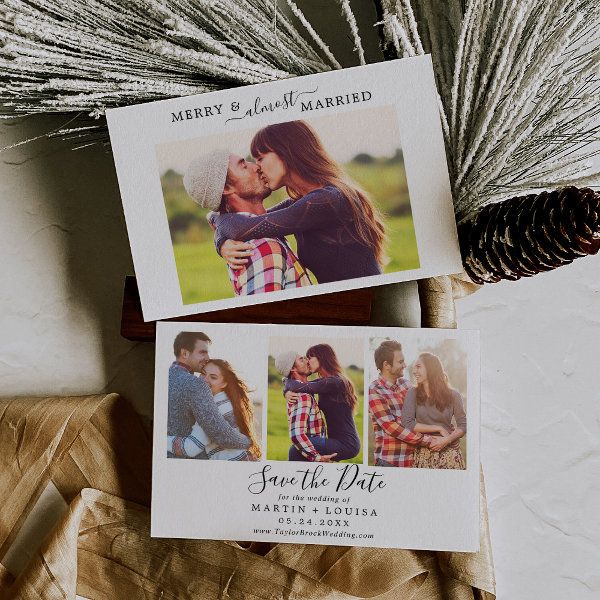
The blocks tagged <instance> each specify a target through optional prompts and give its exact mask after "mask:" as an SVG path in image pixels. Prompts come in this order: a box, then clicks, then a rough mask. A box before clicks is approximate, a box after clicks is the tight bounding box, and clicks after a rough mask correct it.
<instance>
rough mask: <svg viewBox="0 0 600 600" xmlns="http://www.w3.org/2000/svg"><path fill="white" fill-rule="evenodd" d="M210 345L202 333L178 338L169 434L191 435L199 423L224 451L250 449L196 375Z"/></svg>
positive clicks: (172, 369) (171, 376) (171, 380)
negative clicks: (226, 449)
mask: <svg viewBox="0 0 600 600" xmlns="http://www.w3.org/2000/svg"><path fill="white" fill-rule="evenodd" d="M210 343H211V340H210V338H209V337H208V336H207V335H206V334H205V333H202V332H195V331H182V332H181V333H178V334H177V336H176V337H175V341H174V343H173V352H174V354H175V361H174V362H173V364H172V365H171V366H170V368H169V417H168V425H167V435H176V436H187V435H190V433H191V432H192V427H193V425H194V423H196V422H197V423H198V425H200V427H202V429H203V430H204V431H205V432H206V434H207V435H208V437H209V438H210V440H211V441H212V442H214V443H216V444H219V445H220V446H222V447H223V448H242V449H247V448H249V447H250V439H249V438H248V437H247V436H245V435H243V434H242V433H240V432H239V431H238V430H237V429H235V428H233V427H232V426H231V425H230V424H229V423H228V422H227V421H226V420H225V418H224V417H223V415H222V414H221V413H220V412H219V409H218V408H217V405H216V404H215V402H214V401H213V395H212V392H211V390H210V388H209V387H208V384H207V383H206V382H205V381H204V379H202V378H201V377H196V376H195V375H194V373H199V372H200V371H201V370H202V367H204V365H205V364H206V363H207V361H208V360H209V358H210V357H209V354H208V348H209V345H210ZM169 456H171V455H169ZM197 458H202V457H201V456H199V457H197ZM204 458H206V457H204Z"/></svg>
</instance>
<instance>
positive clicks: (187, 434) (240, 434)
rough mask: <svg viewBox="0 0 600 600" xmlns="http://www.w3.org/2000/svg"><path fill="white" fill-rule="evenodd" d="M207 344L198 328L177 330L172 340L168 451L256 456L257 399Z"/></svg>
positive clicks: (212, 456)
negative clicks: (196, 329)
mask: <svg viewBox="0 0 600 600" xmlns="http://www.w3.org/2000/svg"><path fill="white" fill-rule="evenodd" d="M211 345H212V340H211V338H210V337H209V336H208V335H207V334H206V333H204V332H201V331H182V332H180V333H178V334H177V336H176V337H175V339H174V341H173V362H172V363H171V365H170V366H169V377H168V390H169V391H168V423H167V456H168V457H169V458H181V459H186V458H187V459H196V460H228V461H256V460H260V459H261V456H262V452H261V447H260V446H261V443H260V438H261V435H260V431H261V419H260V412H261V410H262V403H261V402H260V401H259V400H258V399H256V398H255V397H254V395H253V387H254V386H251V385H249V383H248V382H247V381H246V380H245V379H244V378H243V377H242V376H241V375H240V373H239V372H238V371H237V370H236V368H235V367H234V366H233V365H232V364H230V363H229V361H227V360H225V359H223V358H215V357H214V356H211Z"/></svg>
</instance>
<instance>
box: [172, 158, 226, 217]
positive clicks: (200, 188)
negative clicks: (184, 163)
mask: <svg viewBox="0 0 600 600" xmlns="http://www.w3.org/2000/svg"><path fill="white" fill-rule="evenodd" d="M229 154H230V152H229V150H225V149H217V150H213V151H212V152H210V153H208V154H204V155H203V156H199V157H197V158H195V159H194V160H193V161H192V162H191V163H190V164H189V166H188V168H187V171H186V172H185V175H184V176H183V185H184V187H185V191H186V192H187V193H188V194H189V195H190V197H191V199H192V200H193V201H194V202H195V203H196V204H199V205H200V206H201V207H202V208H208V209H210V210H218V209H219V206H220V205H221V198H222V197H223V189H224V188H225V179H226V178H227V168H228V166H229Z"/></svg>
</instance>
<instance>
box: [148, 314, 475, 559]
mask: <svg viewBox="0 0 600 600" xmlns="http://www.w3.org/2000/svg"><path fill="white" fill-rule="evenodd" d="M479 386H480V382H479V335H478V332H473V331H456V330H441V329H401V328H353V327H352V328H350V327H348V328H343V327H321V326H280V325H278V326H274V325H246V324H244V325H242V324H212V323H194V324H192V323H183V322H178V323H175V322H169V323H165V322H159V323H158V324H157V343H156V377H155V400H154V451H153V477H152V535H153V536H155V537H182V538H203V539H230V540H255V541H269V542H298V543H314V544H332V545H359V546H374V547H398V548H414V549H430V550H452V551H467V552H468V551H476V550H477V549H478V544H479Z"/></svg>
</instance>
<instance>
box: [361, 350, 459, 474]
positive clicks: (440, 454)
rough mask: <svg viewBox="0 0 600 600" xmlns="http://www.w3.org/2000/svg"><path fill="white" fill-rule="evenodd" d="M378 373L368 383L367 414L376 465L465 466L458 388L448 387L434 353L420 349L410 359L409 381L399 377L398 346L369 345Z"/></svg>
mask: <svg viewBox="0 0 600 600" xmlns="http://www.w3.org/2000/svg"><path fill="white" fill-rule="evenodd" d="M374 359H375V366H376V367H377V369H378V371H379V377H378V378H377V379H376V380H375V381H373V382H372V383H371V385H370V386H369V414H370V415H371V421H372V424H373V432H374V436H375V452H374V457H373V459H374V460H373V462H374V464H375V465H376V466H379V467H417V468H430V469H465V468H466V467H465V461H464V458H463V456H462V452H461V449H460V445H459V441H458V440H459V439H460V438H461V437H463V436H464V435H465V434H466V433H467V417H466V413H465V409H464V404H463V400H462V397H461V395H460V393H459V392H458V391H457V390H455V389H453V388H451V387H450V385H449V382H448V376H447V375H446V373H445V371H444V368H443V365H442V363H441V361H440V359H439V358H438V357H437V356H436V355H435V354H431V353H430V352H423V353H422V354H420V355H419V357H418V358H417V360H416V361H415V362H414V364H413V369H412V372H413V378H414V381H415V385H414V386H411V385H410V384H409V382H408V381H407V380H406V379H404V377H403V376H404V370H405V369H406V362H405V359H404V354H403V352H402V346H401V344H400V343H399V342H397V341H394V340H386V341H384V342H382V343H381V344H380V345H379V347H378V348H377V349H376V350H375V354H374Z"/></svg>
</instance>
